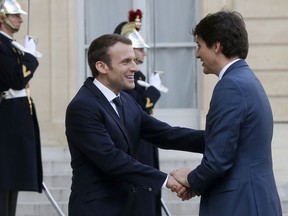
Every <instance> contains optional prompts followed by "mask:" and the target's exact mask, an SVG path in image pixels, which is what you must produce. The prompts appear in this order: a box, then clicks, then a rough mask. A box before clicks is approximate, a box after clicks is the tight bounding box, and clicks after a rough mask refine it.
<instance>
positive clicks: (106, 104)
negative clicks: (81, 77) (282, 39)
mask: <svg viewBox="0 0 288 216" xmlns="http://www.w3.org/2000/svg"><path fill="white" fill-rule="evenodd" d="M84 85H85V86H86V87H87V88H88V89H89V90H90V91H91V92H92V94H93V95H94V96H95V97H96V99H97V100H98V101H99V105H100V106H102V107H103V109H104V110H106V111H107V112H108V113H109V115H111V116H112V118H113V119H114V121H115V122H116V123H117V125H118V127H119V128H120V130H121V131H122V133H123V134H124V137H125V140H126V141H127V143H128V146H129V152H133V151H131V150H132V149H131V148H132V146H133V145H132V144H131V142H130V139H129V136H128V133H127V130H126V128H125V126H124V125H123V124H122V123H121V121H120V118H119V116H118V115H117V113H116V112H115V110H114V109H113V107H112V106H111V104H110V102H109V101H108V100H107V99H106V97H105V96H104V95H103V93H102V92H101V91H100V90H99V89H98V88H97V86H95V85H94V83H93V78H92V77H89V78H87V79H86V81H85V83H84ZM123 98H124V97H123ZM123 98H122V102H123V106H124V107H123V108H124V118H125V122H127V121H129V120H127V117H128V116H129V113H127V111H128V108H129V107H127V104H126V102H124V101H125V99H123ZM124 104H126V105H124ZM128 119H129V117H128Z"/></svg>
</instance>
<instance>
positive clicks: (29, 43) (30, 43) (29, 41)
mask: <svg viewBox="0 0 288 216" xmlns="http://www.w3.org/2000/svg"><path fill="white" fill-rule="evenodd" d="M24 47H25V49H26V50H27V52H29V53H31V54H32V53H34V52H35V51H36V43H35V40H34V39H33V38H32V37H30V36H29V35H26V36H25V38H24Z"/></svg>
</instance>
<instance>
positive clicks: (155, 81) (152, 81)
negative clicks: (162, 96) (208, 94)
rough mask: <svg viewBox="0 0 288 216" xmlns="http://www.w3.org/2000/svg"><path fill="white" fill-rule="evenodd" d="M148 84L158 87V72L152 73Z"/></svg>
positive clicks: (159, 83) (159, 80) (159, 81)
mask: <svg viewBox="0 0 288 216" xmlns="http://www.w3.org/2000/svg"><path fill="white" fill-rule="evenodd" d="M149 84H150V85H152V86H154V87H155V88H157V89H159V87H160V86H161V79H160V75H159V73H152V74H151V76H150V78H149Z"/></svg>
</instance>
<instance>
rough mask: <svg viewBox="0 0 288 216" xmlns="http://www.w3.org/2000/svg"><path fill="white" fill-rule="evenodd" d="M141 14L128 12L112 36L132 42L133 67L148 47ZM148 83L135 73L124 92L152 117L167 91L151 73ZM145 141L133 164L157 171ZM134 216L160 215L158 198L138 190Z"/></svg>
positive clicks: (155, 157)
mask: <svg viewBox="0 0 288 216" xmlns="http://www.w3.org/2000/svg"><path fill="white" fill-rule="evenodd" d="M141 19H142V11H141V10H139V9H138V10H135V11H134V10H130V11H129V15H128V22H126V21H124V22H122V23H120V24H119V25H118V26H117V27H116V28H115V30H114V33H116V34H121V35H124V36H126V37H128V38H129V39H130V40H131V41H132V45H133V48H134V53H135V57H136V58H135V61H136V63H137V64H142V63H143V61H144V57H145V56H146V52H145V48H149V46H148V45H147V44H146V43H145V41H144V39H143V38H142V37H141V35H140V33H139V30H140V28H141ZM149 75H150V76H149V82H147V80H146V76H145V75H144V74H143V73H142V72H141V71H138V72H137V73H135V75H134V82H135V88H134V89H132V90H127V91H126V92H127V93H128V94H130V95H131V96H132V97H133V98H134V99H135V100H136V101H137V103H138V104H139V105H140V106H141V107H142V109H143V110H144V111H145V112H146V113H148V114H150V115H151V114H152V113H153V108H154V106H155V104H156V102H157V101H158V100H159V98H160V96H161V92H164V93H167V92H168V89H167V88H166V87H165V86H163V85H162V84H161V79H160V74H159V73H158V72H154V71H153V72H152V73H150V74H149ZM145 142H147V141H144V140H141V143H140V144H139V149H138V155H137V160H139V161H140V162H142V163H143V164H146V165H150V166H152V167H155V168H157V169H159V156H158V148H157V147H155V146H153V145H151V144H148V143H145ZM136 198H137V199H136V208H135V210H136V214H137V215H138V216H142V215H143V216H144V215H145V216H146V215H149V216H159V215H161V194H160V193H159V195H158V196H154V195H153V194H151V193H148V192H147V191H144V190H140V189H139V190H138V191H137V193H136Z"/></svg>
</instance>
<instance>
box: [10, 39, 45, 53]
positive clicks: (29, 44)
mask: <svg viewBox="0 0 288 216" xmlns="http://www.w3.org/2000/svg"><path fill="white" fill-rule="evenodd" d="M12 44H13V45H14V46H15V47H16V48H17V49H19V50H21V51H22V52H26V53H30V54H31V55H33V56H35V57H36V58H41V57H42V54H41V53H40V52H38V51H37V50H36V40H35V39H34V38H32V37H31V36H29V35H26V36H25V38H24V46H22V45H21V44H19V43H17V42H16V41H12Z"/></svg>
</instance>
